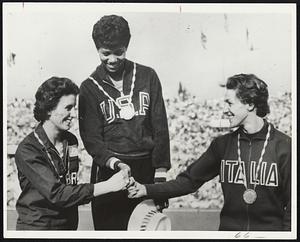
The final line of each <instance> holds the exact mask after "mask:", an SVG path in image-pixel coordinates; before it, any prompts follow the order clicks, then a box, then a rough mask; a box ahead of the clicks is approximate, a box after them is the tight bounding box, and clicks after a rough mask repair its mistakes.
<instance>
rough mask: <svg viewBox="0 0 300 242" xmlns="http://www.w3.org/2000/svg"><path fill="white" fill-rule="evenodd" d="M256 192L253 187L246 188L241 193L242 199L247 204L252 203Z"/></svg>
mask: <svg viewBox="0 0 300 242" xmlns="http://www.w3.org/2000/svg"><path fill="white" fill-rule="evenodd" d="M256 198H257V194H256V191H254V190H253V189H246V190H245V191H244V194H243V199H244V201H245V203H247V204H253V203H254V202H255V201H256Z"/></svg>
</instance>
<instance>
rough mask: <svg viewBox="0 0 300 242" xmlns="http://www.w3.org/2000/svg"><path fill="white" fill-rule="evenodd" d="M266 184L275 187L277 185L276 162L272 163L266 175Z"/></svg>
mask: <svg viewBox="0 0 300 242" xmlns="http://www.w3.org/2000/svg"><path fill="white" fill-rule="evenodd" d="M266 184H268V186H271V187H277V186H278V171H277V164H276V163H272V164H271V167H270V170H269V173H268V176H267V180H266Z"/></svg>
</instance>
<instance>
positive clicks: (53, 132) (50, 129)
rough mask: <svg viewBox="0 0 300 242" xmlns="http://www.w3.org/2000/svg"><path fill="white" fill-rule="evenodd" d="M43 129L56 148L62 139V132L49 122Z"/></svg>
mask: <svg viewBox="0 0 300 242" xmlns="http://www.w3.org/2000/svg"><path fill="white" fill-rule="evenodd" d="M42 126H43V128H44V130H45V133H46V135H47V136H48V138H49V140H50V141H51V143H52V144H53V145H54V146H55V145H56V143H57V142H58V141H59V138H60V131H59V130H58V129H57V128H55V127H54V125H53V124H52V123H51V122H50V121H49V120H47V121H45V122H44V123H43V125H42Z"/></svg>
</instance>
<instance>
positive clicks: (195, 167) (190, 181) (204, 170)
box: [146, 140, 220, 199]
mask: <svg viewBox="0 0 300 242" xmlns="http://www.w3.org/2000/svg"><path fill="white" fill-rule="evenodd" d="M219 169H220V156H219V153H218V148H217V142H216V140H214V141H213V142H212V143H211V145H210V146H209V148H208V149H207V150H206V152H205V153H204V154H203V155H202V156H201V157H200V158H199V159H198V160H196V161H195V162H194V163H192V164H191V165H190V166H188V167H187V169H186V171H184V172H182V173H180V174H179V175H178V176H177V177H176V179H175V180H171V181H168V182H165V183H160V184H147V185H146V190H147V194H148V197H150V198H154V199H166V198H171V197H178V196H182V195H186V194H189V193H192V192H195V191H196V190H197V189H198V188H199V187H201V186H202V185H203V184H204V183H205V182H207V181H209V180H211V179H212V178H214V177H215V176H217V175H218V174H219Z"/></svg>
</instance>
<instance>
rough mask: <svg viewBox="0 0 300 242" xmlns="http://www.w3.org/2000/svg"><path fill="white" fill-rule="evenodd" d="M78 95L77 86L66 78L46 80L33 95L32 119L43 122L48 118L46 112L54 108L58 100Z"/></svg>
mask: <svg viewBox="0 0 300 242" xmlns="http://www.w3.org/2000/svg"><path fill="white" fill-rule="evenodd" d="M78 93H79V88H78V86H77V85H76V84H75V83H74V82H72V81H71V80H70V79H68V78H64V77H62V78H61V77H51V78H49V79H48V80H46V81H45V82H44V83H43V84H42V85H41V86H40V87H39V88H38V90H37V92H36V94H35V99H36V101H35V104H34V109H33V114H34V118H35V119H36V120H37V121H41V122H44V121H45V120H47V119H48V118H49V115H48V112H50V111H52V110H53V109H55V108H56V106H57V104H58V102H59V100H60V98H61V97H62V96H65V95H70V94H74V95H77V94H78Z"/></svg>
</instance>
